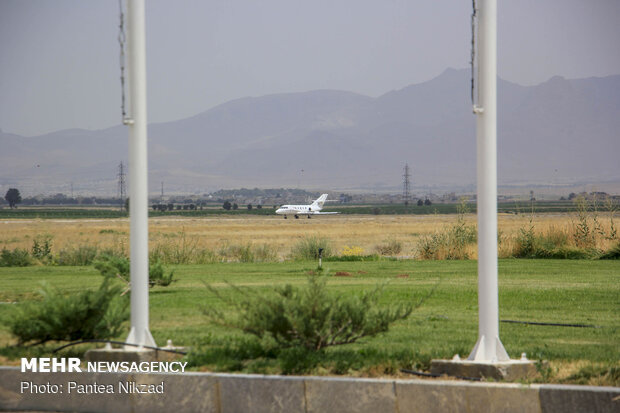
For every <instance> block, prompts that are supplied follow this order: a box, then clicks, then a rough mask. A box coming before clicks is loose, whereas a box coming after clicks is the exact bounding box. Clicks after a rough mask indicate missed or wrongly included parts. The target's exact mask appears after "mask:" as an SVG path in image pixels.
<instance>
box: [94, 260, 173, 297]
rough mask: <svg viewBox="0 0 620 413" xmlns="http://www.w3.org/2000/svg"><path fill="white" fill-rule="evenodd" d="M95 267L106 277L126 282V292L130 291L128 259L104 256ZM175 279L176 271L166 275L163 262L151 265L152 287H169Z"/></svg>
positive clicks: (150, 280) (96, 262)
mask: <svg viewBox="0 0 620 413" xmlns="http://www.w3.org/2000/svg"><path fill="white" fill-rule="evenodd" d="M94 266H95V268H96V269H97V270H99V272H100V273H101V275H103V276H104V277H111V278H119V279H121V280H122V281H124V282H125V284H126V289H125V292H127V291H128V290H129V288H130V285H129V284H130V278H131V276H130V269H131V265H130V262H129V259H128V258H126V257H122V256H121V257H119V256H114V255H102V256H100V257H99V258H98V259H97V261H95V262H94ZM173 277H174V271H170V272H169V273H168V274H166V272H165V270H164V267H163V265H162V264H161V262H159V261H155V262H154V263H153V262H150V263H149V285H150V286H154V285H159V286H162V287H167V286H168V285H170V284H171V283H172V281H173ZM125 292H123V294H124V293H125Z"/></svg>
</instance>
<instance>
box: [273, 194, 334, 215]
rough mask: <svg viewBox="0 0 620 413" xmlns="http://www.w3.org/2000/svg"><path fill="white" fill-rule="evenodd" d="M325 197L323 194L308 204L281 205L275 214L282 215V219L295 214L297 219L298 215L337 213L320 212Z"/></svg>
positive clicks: (329, 213)
mask: <svg viewBox="0 0 620 413" xmlns="http://www.w3.org/2000/svg"><path fill="white" fill-rule="evenodd" d="M326 199H327V194H323V195H321V196H320V197H319V198H318V199H317V200H316V201H314V202H313V203H311V204H310V205H282V206H281V207H280V208H278V209H277V210H276V214H278V215H284V219H286V218H287V216H288V215H295V218H296V219H297V218H299V216H300V215H307V216H308V218H310V215H331V214H339V212H321V209H323V204H324V203H325V200H326Z"/></svg>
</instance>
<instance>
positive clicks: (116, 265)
mask: <svg viewBox="0 0 620 413" xmlns="http://www.w3.org/2000/svg"><path fill="white" fill-rule="evenodd" d="M93 265H94V266H95V269H97V270H99V272H100V273H101V275H103V276H104V277H112V278H115V277H116V278H120V279H121V280H123V281H125V282H126V283H129V269H130V265H129V259H128V258H127V257H122V256H117V255H110V254H102V255H100V256H99V257H98V258H97V260H96V261H95V262H93Z"/></svg>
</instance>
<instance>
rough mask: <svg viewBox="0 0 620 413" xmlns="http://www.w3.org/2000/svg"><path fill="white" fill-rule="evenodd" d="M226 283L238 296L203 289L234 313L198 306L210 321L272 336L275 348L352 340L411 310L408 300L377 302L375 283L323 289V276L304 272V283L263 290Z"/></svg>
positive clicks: (316, 347)
mask: <svg viewBox="0 0 620 413" xmlns="http://www.w3.org/2000/svg"><path fill="white" fill-rule="evenodd" d="M232 287H233V288H234V290H235V291H237V292H238V293H241V295H242V297H241V299H232V298H228V297H224V296H223V295H221V294H220V293H219V291H218V290H217V289H215V288H212V287H209V290H210V291H211V292H212V293H213V294H215V296H216V297H218V298H220V299H221V300H223V301H224V302H226V303H227V304H230V305H232V306H234V307H235V308H236V309H237V316H236V317H234V318H232V319H231V318H229V317H226V316H225V314H223V313H222V312H221V311H220V310H218V309H217V308H215V306H211V307H209V308H208V309H207V308H205V309H203V312H204V313H205V314H206V315H207V316H209V317H210V318H211V320H212V321H213V322H215V323H218V324H222V325H226V326H232V327H235V328H238V329H240V330H242V331H243V332H245V333H248V334H251V335H254V336H256V337H258V338H260V339H267V340H269V341H273V342H274V343H275V344H276V346H277V347H278V348H280V349H283V348H293V347H302V348H305V349H306V350H308V351H318V350H321V349H323V348H325V347H328V346H335V345H341V344H348V343H353V342H355V341H357V340H358V339H360V338H362V337H367V336H375V335H377V334H379V333H382V332H385V331H387V330H388V328H389V325H390V324H391V323H393V322H394V321H396V320H401V319H404V318H407V317H408V316H409V314H411V312H412V310H413V306H412V305H411V304H405V305H399V306H394V307H386V308H379V307H378V306H377V301H378V300H379V298H380V296H381V292H382V288H380V287H377V288H375V289H374V290H373V291H371V292H365V293H363V294H362V295H349V296H345V295H337V294H333V293H329V292H328V291H327V288H326V278H325V277H321V276H309V277H308V283H307V285H306V286H304V287H293V286H291V285H288V284H287V285H285V286H283V287H276V288H275V289H274V290H273V292H272V293H266V294H259V293H255V292H252V291H250V290H247V289H241V288H237V287H234V286H232Z"/></svg>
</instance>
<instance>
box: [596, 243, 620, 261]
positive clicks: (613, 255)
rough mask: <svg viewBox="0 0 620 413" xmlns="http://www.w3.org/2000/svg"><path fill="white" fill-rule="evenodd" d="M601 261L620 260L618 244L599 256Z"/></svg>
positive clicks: (619, 244) (619, 245) (619, 246)
mask: <svg viewBox="0 0 620 413" xmlns="http://www.w3.org/2000/svg"><path fill="white" fill-rule="evenodd" d="M600 258H601V259H602V260H620V242H619V243H617V244H616V245H615V246H613V247H611V248H610V249H609V251H607V252H606V253H604V254H603V255H601V257H600Z"/></svg>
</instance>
